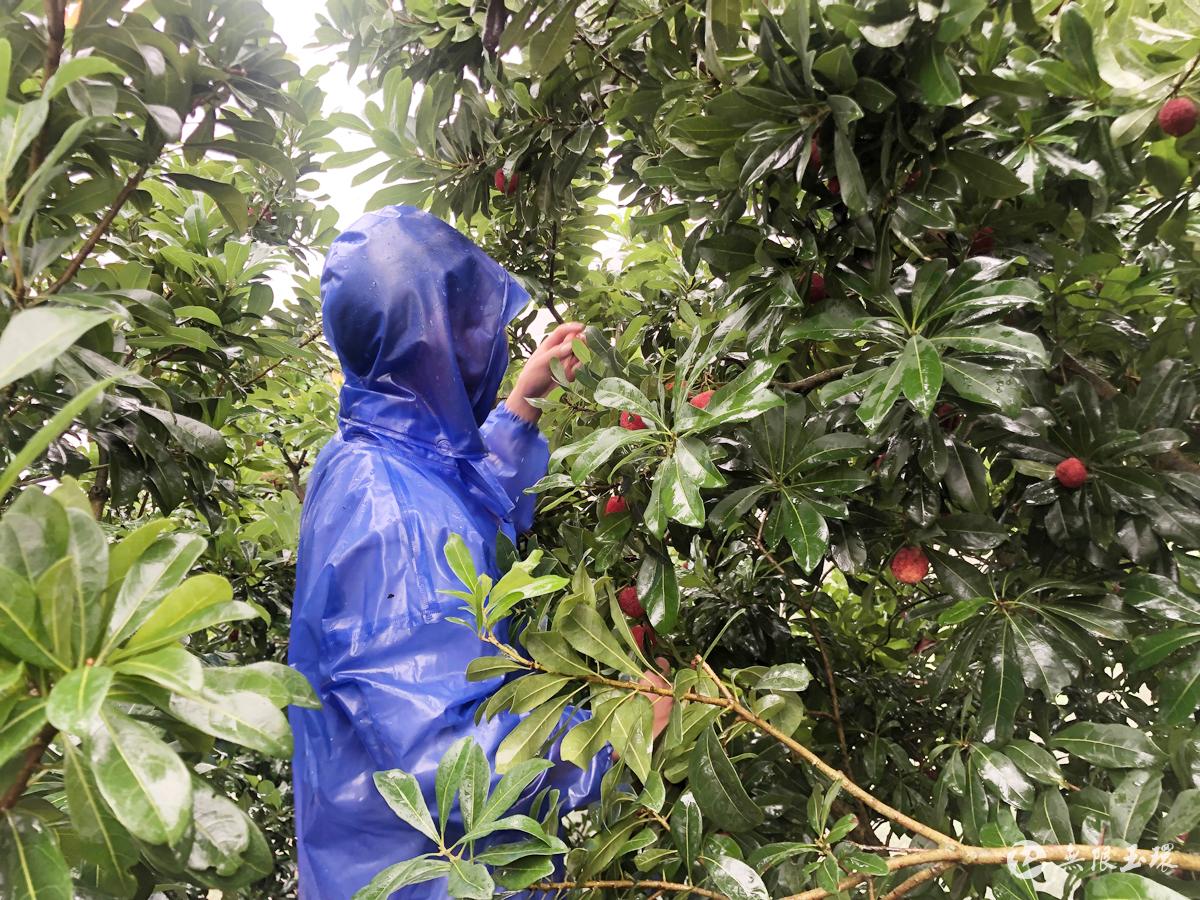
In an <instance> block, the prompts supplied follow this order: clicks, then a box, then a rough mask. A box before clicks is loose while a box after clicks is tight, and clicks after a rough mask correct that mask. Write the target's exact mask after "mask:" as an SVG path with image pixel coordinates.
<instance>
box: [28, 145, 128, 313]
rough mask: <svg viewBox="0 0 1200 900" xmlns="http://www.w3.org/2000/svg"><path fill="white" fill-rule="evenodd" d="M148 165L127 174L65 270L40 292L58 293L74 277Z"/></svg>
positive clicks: (46, 294) (45, 294)
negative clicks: (118, 190)
mask: <svg viewBox="0 0 1200 900" xmlns="http://www.w3.org/2000/svg"><path fill="white" fill-rule="evenodd" d="M149 167H150V164H149V163H142V164H141V165H140V166H138V169H137V171H136V172H134V173H133V174H132V175H130V176H129V178H128V179H127V180H126V181H125V186H124V187H122V188H121V191H120V193H118V194H117V196H116V198H115V199H114V200H113V202H112V206H110V207H109V208H108V212H106V213H105V214H104V217H103V218H102V219H101V220H100V221H99V222H97V223H96V227H95V228H93V229H92V231H91V233H90V234H89V235H88V236H87V240H86V241H84V242H83V246H82V247H80V248H79V252H78V253H76V254H75V255H74V256H73V257H71V261H70V262H69V263H68V264H67V269H66V271H65V272H63V273H62V274H61V275H59V276H58V278H57V279H55V281H54V283H53V284H52V285H50V287H48V288H46V290H44V291H43V292H42V295H43V296H49V295H50V294H56V293H58V291H59V289H60V288H62V286H63V285H65V284H67V282H69V281H70V280H71V279H72V278H74V277H75V274H76V273H77V272H78V271H79V269H80V267H81V266H82V265H83V263H84V261H85V260H87V258H88V256H89V255H90V254H91V252H92V251H93V250H94V249H96V244H98V243H100V238H102V237H103V236H104V233H105V232H106V231H108V229H109V226H111V225H112V223H113V220H115V219H116V218H117V213H119V212H120V211H121V207H123V206H124V205H125V203H126V201H128V200H129V198H130V197H131V196H132V195H133V192H134V191H135V190H137V186H138V185H139V184H141V181H142V178H143V177H145V175H146V170H147V169H148V168H149Z"/></svg>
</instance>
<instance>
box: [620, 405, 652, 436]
mask: <svg viewBox="0 0 1200 900" xmlns="http://www.w3.org/2000/svg"><path fill="white" fill-rule="evenodd" d="M621 427H622V428H624V429H625V430H626V431H641V430H642V429H643V428H645V427H646V420H645V419H643V418H642V417H641V416H639V415H638V414H637V413H631V412H629V411H627V410H626V411H622V413H621Z"/></svg>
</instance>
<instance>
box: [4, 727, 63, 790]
mask: <svg viewBox="0 0 1200 900" xmlns="http://www.w3.org/2000/svg"><path fill="white" fill-rule="evenodd" d="M56 734H58V729H57V728H55V727H54V726H53V725H46V726H45V727H44V728H42V730H41V731H39V732H38V736H37V738H35V739H34V742H33V743H32V744H30V745H29V749H27V750H26V751H25V761H24V762H23V763H22V764H21V770H20V771H19V772H17V777H16V778H15V779H14V780H13V783H12V784H11V785H10V786H9V788H8V790H7V791H5V792H4V796H3V797H0V810H6V809H12V808H13V805H14V804H16V802H17V801H18V800H20V799H21V795H22V794H23V793H25V788H26V786H27V785H28V784H29V779H30V778H31V777H33V773H34V770H35V769H37V767H38V763H40V762H41V761H42V754H44V753H45V752H46V748H47V747H49V746H50V742H51V741H52V740H54V736H55V735H56Z"/></svg>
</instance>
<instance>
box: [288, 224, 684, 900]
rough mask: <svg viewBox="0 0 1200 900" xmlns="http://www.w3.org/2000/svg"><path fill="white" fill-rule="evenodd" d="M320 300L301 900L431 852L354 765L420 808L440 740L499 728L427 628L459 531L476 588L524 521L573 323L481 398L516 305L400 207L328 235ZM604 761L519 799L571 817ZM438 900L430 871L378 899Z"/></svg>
mask: <svg viewBox="0 0 1200 900" xmlns="http://www.w3.org/2000/svg"><path fill="white" fill-rule="evenodd" d="M321 292H322V314H323V318H324V329H325V336H326V338H327V340H328V341H329V344H330V345H331V346H332V347H333V349H334V350H335V351H336V352H337V355H338V359H339V360H340V362H341V365H342V369H343V371H344V374H345V384H344V386H343V387H342V391H341V408H340V412H339V421H338V430H337V433H336V434H335V435H334V436H333V438H332V439H331V440H330V441H329V443H328V444H327V445H326V446H325V448H324V449H323V450H322V451H321V454H320V456H319V458H318V460H317V463H316V465H315V466H314V468H313V471H312V474H311V477H310V479H309V482H308V490H307V496H306V498H305V501H304V511H303V517H302V520H301V527H300V547H299V556H298V566H297V582H296V599H295V606H294V609H293V613H292V624H291V644H290V648H289V661H290V662H291V664H292V665H293V666H294V667H295V668H296V669H298V670H299V671H300V672H302V673H303V674H304V675H305V676H306V677H307V678H308V679H309V681H310V682H311V683H312V685H313V687H314V688H315V689H316V691H317V694H318V695H319V697H320V699H321V702H322V707H321V709H319V710H303V709H296V708H293V709H292V711H291V713H290V715H291V721H292V727H293V730H294V732H295V742H296V743H295V754H294V758H293V774H294V786H295V794H296V804H295V818H296V836H297V843H298V856H299V860H298V869H299V879H300V888H299V896H300V900H349V898H350V897H351V896H352V895H353V894H354V892H355V891H357V890H358V889H359V888H362V887H363V886H365V885H366V884H367V883H368V882H369V881H370V880H371V878H372V877H373V876H374V875H375V874H376V873H378V872H379V871H380V870H381V869H383V868H385V867H386V866H388V865H390V864H392V863H394V862H397V861H399V860H402V859H408V858H411V857H413V856H417V855H419V854H421V853H425V852H429V851H432V850H434V849H435V848H434V845H433V843H432V842H431V841H429V840H428V839H427V838H425V837H424V836H422V835H421V834H420V833H419V832H417V831H415V830H414V829H412V828H410V827H409V826H407V825H405V824H404V823H403V822H402V821H401V820H400V819H398V818H397V817H396V815H395V814H394V813H393V812H392V811H391V810H390V809H389V808H388V806H387V804H386V803H385V802H384V800H383V798H382V797H381V796H380V795H379V793H378V792H377V791H376V789H375V785H374V783H373V781H372V775H373V773H375V772H377V771H380V770H385V769H396V768H398V769H403V770H404V771H406V772H410V773H412V774H414V775H415V776H416V778H417V779H418V781H419V783H420V785H421V788H422V790H423V792H424V794H425V797H426V799H427V800H432V799H433V798H434V777H435V773H436V768H437V764H438V761H439V759H440V758H441V756H442V754H443V753H444V752H445V751H446V749H447V748H448V747H450V745H451V744H453V743H454V742H455V741H456V740H458V739H459V738H461V737H463V736H467V735H469V736H471V737H473V738H474V739H475V740H476V741H477V742H478V743H479V744H480V745H481V746H482V747H483V749H484V752H485V753H486V754H487V755H488V758H489V760H493V761H494V758H495V752H496V748H497V747H498V745H499V744H500V742H501V741H502V740H503V739H504V737H505V736H506V735H507V734H508V733H509V732H510V731H511V730H512V729H513V727H514V726H515V725H516V723H517V718H516V717H514V716H511V715H507V714H505V715H501V716H498V717H496V718H495V719H493V720H491V721H490V722H489V721H482V722H480V724H479V725H476V724H475V722H474V718H475V711H476V708H477V707H478V706H479V704H480V703H481V702H483V701H484V700H486V698H487V696H488V695H489V694H490V693H491V692H492V691H493V690H494V689H495V688H496V686H497V684H498V682H497V681H493V682H490V683H488V682H484V683H480V682H469V681H467V679H466V676H465V671H466V668H467V664H468V663H469V662H470V661H471V660H472V659H474V658H475V657H477V656H484V655H487V654H489V653H492V652H495V651H494V648H493V647H491V646H490V645H488V644H485V643H483V642H481V641H479V640H478V639H477V638H476V637H475V636H474V635H473V634H472V633H471V632H470V631H469V630H468V629H466V628H463V627H462V626H460V625H456V624H454V623H451V622H447V621H446V617H447V616H448V615H455V614H459V612H460V610H459V606H460V603H461V601H459V600H458V599H456V598H454V597H451V596H448V595H446V594H444V593H442V591H443V590H445V589H455V588H459V587H461V585H460V584H459V582H458V579H457V578H456V577H455V575H454V573H453V572H452V571H451V570H450V567H449V565H448V564H447V562H446V560H445V557H444V555H443V550H444V547H445V544H446V541H447V539H448V538H449V537H450V536H451V535H453V534H458V535H461V536H462V538H463V540H464V542H465V543H466V546H467V547H468V548H469V549H470V551H471V555H472V556H473V558H474V562H475V566H476V568H477V569H478V571H480V572H487V573H489V574H491V575H492V576H493V577H495V576H496V575H497V574H498V573H497V571H496V558H495V549H494V548H495V543H496V539H497V535H498V533H501V532H502V533H504V534H505V535H507V536H508V537H509V538H510V539H515V538H516V536H517V534H518V532H520V531H522V530H524V529H527V528H528V527H529V526H530V524H531V523H532V519H533V507H534V503H535V497H533V496H532V495H529V494H526V493H525V489H526V488H528V487H529V486H530V485H532V484H533V483H534V482H535V481H537V480H538V479H539V478H540V477H541V476H542V475H543V474H544V473H545V471H546V465H547V462H548V458H549V453H548V448H547V444H546V440H545V438H544V437H542V435H541V434H540V433H539V431H538V429H537V427H536V425H535V422H536V419H537V415H538V413H537V410H536V409H534V408H533V407H532V406H531V405H530V404H529V403H528V399H530V398H533V397H540V396H543V395H545V394H546V393H547V392H548V391H549V389H550V388H551V387H552V381H551V376H550V360H551V359H555V358H557V359H559V360H561V361H562V362H563V364H564V368H565V370H566V372H567V374H568V375H569V376H573V374H574V371H575V368H576V367H577V366H578V364H579V361H578V360H577V359H576V358H575V357H574V356H573V355H572V353H571V340H572V339H573V338H575V337H577V336H578V335H579V334H580V332H581V329H582V326H581V325H578V324H567V325H562V326H560V327H559V328H557V329H556V330H555V331H554V332H553V333H552V334H551V335H550V336H549V337H548V338H547V339H546V340H545V341H544V342H543V343H542V345H541V346H540V347H539V348H538V350H537V351H536V352H535V353H534V355H533V356H532V357H531V358H530V359H529V360H528V362H527V363H526V365H525V367H524V369H523V370H522V372H521V374H520V376H519V378H518V381H517V384H516V387H515V389H514V391H513V392H512V394H511V395H510V396H509V397H508V399H507V400H506V402H505V403H503V404H501V405H499V406H497V405H496V394H497V391H498V389H499V387H500V382H501V379H502V377H503V375H504V372H505V369H506V368H507V366H508V346H507V341H506V338H505V326H506V325H507V324H508V323H509V322H510V321H511V320H512V318H513V317H514V316H515V315H516V314H517V313H518V312H519V311H520V310H521V309H522V307H524V306H525V304H526V303H527V302H528V300H529V296H528V294H527V293H526V292H525V290H524V289H522V288H521V287H520V286H519V285H518V284H517V283H516V281H514V280H513V278H512V277H511V276H510V275H509V274H508V273H507V272H506V271H505V270H504V269H503V268H502V267H501V266H500V265H499V264H498V263H496V262H495V261H494V260H492V259H491V258H489V257H488V256H487V254H485V253H484V252H483V251H482V250H480V249H479V248H478V247H476V246H475V245H474V244H473V243H471V241H470V240H468V239H467V238H466V237H465V236H463V235H462V234H460V233H459V232H458V231H456V230H455V229H453V228H452V227H450V226H449V225H447V224H446V223H444V222H442V221H440V220H439V219H437V218H435V217H433V216H431V215H429V214H427V213H424V212H421V211H419V210H417V209H414V208H411V207H390V208H387V209H384V210H382V211H380V212H376V213H370V214H368V215H366V216H364V217H363V218H362V219H360V220H359V221H358V222H356V223H355V224H354V225H353V226H352V227H351V228H350V229H349V230H348V231H346V232H345V233H344V234H342V235H340V236H339V237H338V238H337V240H335V241H334V242H333V246H332V247H331V249H330V252H329V256H328V258H327V260H326V263H325V270H324V273H323V275H322V277H321ZM656 712H657V710H656ZM571 715H576V716H579V715H582V714H581V713H571ZM663 721H664V722H665V717H664V718H663ZM551 758H552V759H557V756H556V754H555V753H552V754H551ZM610 764H611V761H610V756H609V753H608V751H607V750H605V751H603V752H601V753H600V754H599V755H598V756H597V757H596V758H595V759H594V760H593V762H592V763H591V765H590V767H589V768H588V769H586V770H580V769H578V768H576V767H574V766H572V765H570V764H568V763H565V762H561V761H559V762H557V763H556V765H555V766H554V767H553V768H551V769H549V770H547V771H546V772H545V773H544V774H543V775H542V776H541V777H540V778H539V779H538V780H537V781H535V782H534V783H533V784H532V785H531V786H530V788H529V789H528V791H527V792H526V796H525V798H524V804H525V805H526V806H528V803H529V802H531V800H532V797H533V796H534V795H536V793H537V792H538V791H540V790H542V789H543V788H546V787H555V788H558V789H559V790H560V791H561V793H562V798H563V806H564V809H572V808H577V807H580V806H583V805H586V804H588V803H590V802H592V801H593V800H595V799H597V798H598V796H599V789H600V781H601V778H602V776H603V774H604V773H605V771H607V769H608V768H609V766H610ZM493 767H494V766H493ZM456 817H457V812H456V813H455V817H454V818H452V820H451V821H452V827H453V826H454V825H455V824H456V822H455V819H456ZM459 833H461V832H459ZM446 896H448V894H447V890H446V883H445V880H444V879H443V880H441V881H436V882H429V883H425V884H421V885H416V886H413V887H409V888H405V889H402V890H400V891H398V892H397V893H395V894H394V895H393V897H394V898H404V900H415V898H435V897H438V898H440V897H446Z"/></svg>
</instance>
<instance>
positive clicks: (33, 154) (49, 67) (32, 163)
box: [29, 0, 67, 175]
mask: <svg viewBox="0 0 1200 900" xmlns="http://www.w3.org/2000/svg"><path fill="white" fill-rule="evenodd" d="M45 7H46V56H45V59H44V60H43V62H42V87H43V88H45V87H46V83H47V82H48V81H49V80H50V79H51V78H53V77H54V73H55V72H57V71H58V64H59V63H60V62H61V61H62V52H63V41H64V40H65V39H66V36H67V4H66V0H45ZM48 127H49V121H48V120H47V123H46V124H45V125H43V126H42V130H41V131H39V132H38V133H37V137H35V138H34V139H33V144H32V146H31V147H30V148H29V174H30V175H33V173H34V172H36V171H37V170H38V166H40V165H41V164H42V158H43V157H44V155H45V153H44V147H45V144H46V129H47V128H48Z"/></svg>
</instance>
